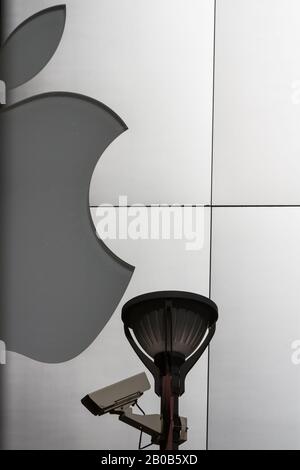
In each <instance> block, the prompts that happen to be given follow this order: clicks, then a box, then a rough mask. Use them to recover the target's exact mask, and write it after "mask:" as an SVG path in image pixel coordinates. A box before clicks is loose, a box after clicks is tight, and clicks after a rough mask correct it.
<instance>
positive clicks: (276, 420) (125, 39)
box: [3, 0, 300, 449]
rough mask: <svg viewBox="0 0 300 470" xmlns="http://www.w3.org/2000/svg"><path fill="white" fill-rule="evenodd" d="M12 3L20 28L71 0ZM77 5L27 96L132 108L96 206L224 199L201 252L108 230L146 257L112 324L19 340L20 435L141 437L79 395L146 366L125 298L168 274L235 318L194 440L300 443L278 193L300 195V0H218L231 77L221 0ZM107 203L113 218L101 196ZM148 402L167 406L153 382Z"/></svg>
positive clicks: (94, 443)
mask: <svg viewBox="0 0 300 470" xmlns="http://www.w3.org/2000/svg"><path fill="white" fill-rule="evenodd" d="M7 4H9V7H10V8H9V10H8V11H7V21H6V33H8V32H9V31H11V30H12V29H13V28H14V27H15V26H17V25H18V24H19V23H20V22H21V21H23V20H24V19H25V18H26V17H27V16H29V15H31V14H33V13H35V12H37V11H38V10H40V9H41V8H45V7H48V6H51V5H55V4H56V2H55V1H52V0H51V1H50V0H49V1H48V0H30V1H26V2H24V1H22V0H9V2H7ZM66 4H67V7H68V14H67V25H66V30H65V34H64V37H63V40H62V45H61V47H60V48H59V50H58V51H57V53H56V55H55V56H54V57H53V59H52V60H51V61H50V63H49V64H48V65H47V67H46V68H45V69H44V70H43V72H41V74H40V75H38V76H37V77H35V78H34V80H32V82H29V83H28V84H27V85H24V86H22V87H20V88H19V89H16V90H15V92H14V93H13V95H12V96H11V99H12V101H16V100H19V99H21V98H22V99H23V98H26V97H28V96H31V95H32V94H38V93H42V92H48V91H57V90H65V91H72V92H79V93H83V94H86V95H89V96H92V97H93V98H96V99H98V100H100V101H102V102H104V103H105V104H106V105H108V106H109V107H110V108H111V109H113V110H114V111H115V112H116V113H117V114H118V115H119V116H120V117H121V118H122V119H123V120H124V121H125V122H126V124H127V125H128V127H129V131H128V133H125V134H123V135H122V136H121V137H120V138H119V139H118V140H117V141H115V143H114V144H113V145H112V146H111V147H110V148H109V149H107V151H106V152H105V154H104V155H103V157H102V159H101V161H100V162H99V165H98V167H97V168H96V171H95V173H94V176H93V181H92V184H91V196H90V197H91V205H93V206H97V205H100V204H102V203H108V204H118V197H119V195H127V196H128V198H129V199H128V202H129V203H163V204H165V203H169V204H174V203H178V204H184V203H190V204H198V205H199V210H200V206H201V205H203V204H208V206H210V205H211V202H212V203H213V204H212V205H213V207H212V209H211V208H210V207H207V208H206V209H205V214H206V215H205V218H204V222H203V227H204V245H203V249H202V250H200V251H199V252H187V251H186V250H185V248H184V247H183V246H182V243H181V242H179V241H171V242H170V241H159V242H154V241H152V242H151V241H129V240H128V241H122V240H115V241H112V240H110V241H105V243H106V244H107V246H108V248H110V249H111V250H112V251H114V252H115V253H116V254H117V255H118V256H119V257H120V258H122V259H124V260H125V261H127V262H128V263H129V264H131V265H133V266H135V272H134V274H133V277H132V281H131V283H130V284H129V287H128V290H127V291H126V293H125V295H124V297H123V299H122V300H121V302H120V304H119V306H118V307H117V309H116V311H115V313H114V315H113V316H112V318H111V319H110V321H109V323H108V324H107V326H106V328H105V329H104V330H103V333H102V334H101V335H100V336H99V337H97V339H96V340H95V341H94V342H93V343H92V345H90V347H89V348H87V349H86V350H85V351H84V352H83V353H82V354H80V355H79V356H78V357H76V358H75V359H73V360H72V361H69V362H65V363H62V364H56V365H45V364H42V363H39V362H36V361H33V360H31V359H28V358H26V357H24V356H21V355H18V354H15V353H8V358H7V360H8V363H7V365H6V366H5V367H4V368H3V375H4V383H5V387H6V396H7V401H6V406H5V408H4V413H5V428H6V436H5V441H6V442H5V445H6V447H7V448H24V449H30V448H73V449H79V448H83V449H85V448H86V449H90V448H91V449H92V448H94V449H97V448H100V449H107V448H111V449H112V448H123V449H128V448H135V447H136V443H137V437H138V436H137V433H136V432H135V431H133V430H130V429H127V428H125V429H124V425H122V424H121V423H118V422H117V421H115V420H113V419H112V417H103V418H101V419H96V418H94V417H93V416H92V415H89V414H88V413H87V412H86V411H85V410H84V409H83V408H82V407H81V406H80V404H79V400H80V398H82V396H84V395H85V394H86V393H87V392H88V391H92V390H95V389H97V388H100V387H102V386H105V385H108V384H110V383H112V382H114V381H118V380H120V379H122V378H125V377H126V376H128V375H130V374H135V373H138V372H139V371H141V370H142V365H141V363H140V362H139V360H138V359H137V358H136V356H135V355H134V353H133V352H132V351H131V349H130V347H129V345H128V344H127V343H126V341H125V338H124V335H123V332H122V325H121V321H120V309H121V306H122V305H123V303H124V302H125V301H126V300H127V299H129V298H131V297H133V296H134V295H137V294H140V293H144V292H146V291H150V290H156V289H182V290H184V289H186V290H191V291H194V292H198V293H200V294H203V295H209V293H210V291H211V295H212V299H213V300H215V301H216V303H217V304H218V306H219V310H220V320H219V323H218V327H217V333H216V336H215V338H214V341H213V344H212V346H211V349H210V360H209V377H210V380H209V384H207V357H206V356H205V357H204V358H202V360H201V362H200V363H199V364H198V365H197V367H195V369H193V371H192V372H191V374H190V375H189V376H188V380H187V387H186V388H187V393H186V395H185V396H184V397H183V399H182V409H181V413H182V414H183V415H187V416H188V417H189V427H190V431H189V442H188V444H187V445H185V447H184V448H185V449H188V448H190V449H199V448H201V449H203V448H205V447H206V437H207V436H208V448H209V449H263V448H266V449H290V448H293V449H300V429H299V422H300V409H299V400H298V397H299V394H300V383H299V367H300V366H299V365H298V366H297V365H295V364H294V363H293V361H292V353H293V349H292V344H293V342H295V341H296V340H299V339H300V325H299V314H298V310H299V305H300V293H299V289H298V283H299V272H298V271H299V269H298V265H299V257H300V253H299V248H298V244H299V243H298V238H299V236H298V234H299V229H300V216H299V208H297V207H295V208H291V207H269V206H286V205H287V206H288V205H299V184H298V180H299V175H300V160H299V156H298V154H299V142H298V140H299V137H298V136H299V132H298V122H300V104H299V103H300V100H299V96H300V93H299V90H300V85H299V83H300V65H299V64H300V58H299V54H298V46H297V44H298V43H299V39H300V38H299V15H300V5H299V2H298V1H297V0H288V1H286V0H263V1H262V0H217V1H216V5H217V9H216V42H215V46H216V49H215V81H213V58H214V54H213V45H214V2H213V1H210V0H205V1H201V2H198V1H196V0H189V1H186V0H176V1H171V0H166V1H164V2H161V1H158V0H157V1H156V0H155V1H150V0H149V1H148V0H128V2H124V1H121V0H109V1H108V0H107V1H105V0H101V1H99V0H97V1H96V0H88V1H84V2H83V1H80V0H68V1H67V2H66ZM116 32H117V33H116ZM83 71H84V73H83ZM213 91H214V98H215V99H214V111H215V112H214V126H213V135H214V139H213V144H214V145H213V150H214V151H213V168H211V150H212V148H211V142H212V132H211V122H212V104H213ZM212 169H213V178H212V180H213V187H212V188H211V184H210V181H211V170H212ZM211 189H212V193H213V200H212V201H211V194H210V192H211ZM247 205H249V206H250V205H253V206H256V207H252V208H251V207H242V206H247ZM220 206H222V207H220ZM229 206H232V207H229ZM239 206H241V207H239ZM165 210H167V209H165ZM211 210H212V221H213V224H212V227H210V216H211V212H210V211H211ZM92 216H93V220H94V222H95V225H97V214H96V210H94V209H93V211H92ZM210 230H212V250H211V253H210ZM98 235H99V236H100V237H102V236H103V234H101V232H100V233H99V234H98ZM210 255H211V262H210ZM210 271H211V283H210V282H209V280H210ZM108 351H109V352H110V353H109V354H108ZM104 355H105V356H106V357H107V359H108V360H107V361H102V360H101V359H100V358H101V357H103V356H104ZM149 378H150V377H149ZM150 379H151V378H150ZM207 385H209V397H208V398H209V410H208V411H209V412H208V429H206V419H207V410H206V407H207V397H206V389H207ZM142 404H143V406H144V407H145V409H146V410H147V411H149V412H151V411H152V412H157V410H158V400H157V399H156V398H155V397H154V396H153V395H152V396H151V394H150V395H148V396H145V397H144V398H143V401H142Z"/></svg>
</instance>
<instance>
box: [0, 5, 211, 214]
mask: <svg viewBox="0 0 300 470" xmlns="http://www.w3.org/2000/svg"><path fill="white" fill-rule="evenodd" d="M56 3H57V2H54V1H53V0H51V1H46V0H30V1H26V2H24V1H23V0H9V2H8V5H9V8H8V20H7V27H6V30H7V32H8V31H11V30H12V29H13V27H15V26H17V24H18V23H20V22H21V21H22V20H24V19H25V18H26V17H27V16H29V15H31V14H33V13H35V12H36V11H39V10H40V9H42V8H44V7H48V6H51V5H55V4H56ZM64 3H66V5H67V23H66V29H65V33H64V35H63V38H62V42H61V45H60V47H59V49H58V51H57V52H56V54H55V56H54V58H53V59H52V60H51V61H50V63H49V64H48V65H47V67H46V68H45V69H44V70H43V71H42V72H41V73H40V74H39V75H38V76H36V77H35V78H34V79H33V80H32V81H31V82H29V83H28V84H27V85H24V86H22V87H20V88H19V89H16V90H15V92H14V93H13V94H12V97H13V101H16V100H20V99H22V98H24V97H28V96H31V95H32V94H37V93H42V92H49V91H58V90H63V91H64V90H65V91H72V92H77V93H83V94H85V95H88V96H91V97H93V98H95V99H98V100H99V101H101V102H103V103H104V104H106V105H107V106H109V107H110V108H112V109H113V110H114V111H115V112H116V113H117V114H118V115H119V116H120V117H121V118H122V119H123V120H124V121H125V123H126V124H127V126H128V128H129V130H128V131H127V132H126V133H125V134H124V135H123V136H122V137H121V138H120V139H118V140H117V141H116V142H115V143H114V144H113V145H111V146H110V147H109V148H108V149H107V151H106V152H105V154H104V155H103V157H102V158H101V161H100V163H99V164H98V166H97V168H96V171H95V174H94V178H93V180H92V185H91V195H90V199H91V204H92V205H98V204H102V203H105V202H106V203H114V204H118V198H119V195H120V194H126V195H127V196H128V197H129V201H130V203H137V202H139V203H162V204H168V203H171V204H174V203H180V204H183V203H185V204H206V203H208V202H209V201H210V168H211V121H212V85H213V83H212V74H213V36H214V1H213V0H201V2H199V1H198V0H189V1H188V2H187V1H186V0H164V1H163V2H162V1H160V0H128V1H127V2H125V1H124V0H85V1H82V0H66V1H65V2H64Z"/></svg>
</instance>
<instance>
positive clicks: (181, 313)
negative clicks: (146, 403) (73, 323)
mask: <svg viewBox="0 0 300 470" xmlns="http://www.w3.org/2000/svg"><path fill="white" fill-rule="evenodd" d="M217 319H218V308H217V306H216V304H215V303H214V302H212V301H211V300H210V299H208V298H206V297H203V296H201V295H197V294H193V293H188V292H178V291H165V292H154V293H150V294H145V295H141V296H139V297H136V298H134V299H132V300H130V301H129V302H127V303H126V304H125V305H124V307H123V309H122V320H123V322H124V328H125V334H126V336H127V339H128V340H129V342H130V344H131V346H132V347H133V349H134V350H135V352H136V353H137V355H138V356H139V358H140V359H141V360H142V362H143V363H144V364H145V366H146V367H147V368H148V369H149V370H150V372H151V373H152V374H153V376H154V379H155V391H156V393H157V394H158V395H161V380H162V377H164V376H166V375H168V374H169V375H171V376H172V384H173V385H172V387H173V393H174V394H176V395H178V396H180V395H182V394H183V393H184V381H185V377H186V375H187V373H188V372H189V371H190V369H191V368H192V367H193V366H194V364H195V363H196V362H197V361H198V359H199V358H200V357H201V355H202V354H203V352H204V351H205V349H206V347H207V346H208V344H209V342H210V340H211V339H212V337H213V335H214V332H215V324H216V321H217ZM131 332H133V334H134V337H135V338H136V341H135V340H134V338H133V335H132V333H131Z"/></svg>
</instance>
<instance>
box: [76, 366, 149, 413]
mask: <svg viewBox="0 0 300 470" xmlns="http://www.w3.org/2000/svg"><path fill="white" fill-rule="evenodd" d="M147 390H150V383H149V380H148V379H147V375H146V374H145V373H144V372H143V373H142V374H138V375H134V376H133V377H130V378H129V379H125V380H121V381H120V382H117V383H115V384H113V385H109V386H108V387H105V388H102V389H100V390H97V391H96V392H92V393H89V394H88V395H86V396H85V397H84V398H83V399H82V400H81V403H82V404H83V405H84V406H85V407H86V408H87V409H88V410H89V411H90V412H91V413H92V414H93V415H95V416H102V415H104V414H106V413H114V412H116V411H118V410H120V409H123V408H124V407H126V406H131V405H134V404H135V403H136V402H137V400H138V399H139V398H140V397H141V396H142V395H143V393H144V392H146V391H147Z"/></svg>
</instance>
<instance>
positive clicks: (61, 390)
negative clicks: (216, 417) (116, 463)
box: [3, 208, 210, 449]
mask: <svg viewBox="0 0 300 470" xmlns="http://www.w3.org/2000/svg"><path fill="white" fill-rule="evenodd" d="M165 210H166V211H168V209H165ZM177 210H178V211H181V210H182V209H180V208H178V209H177ZM186 210H187V209H185V211H186ZM197 211H198V212H199V220H201V221H202V222H201V227H200V232H201V237H202V234H203V246H202V247H201V249H200V250H197V251H186V245H185V241H180V240H152V241H151V240H136V241H133V240H126V241H123V240H113V241H107V242H106V244H107V246H108V247H109V248H110V249H111V250H113V252H114V253H115V254H116V255H118V256H122V258H123V259H125V260H126V261H128V262H129V263H131V264H133V265H135V266H136V270H135V272H134V274H133V277H132V281H131V283H130V285H129V288H128V290H127V292H126V293H125V295H124V298H123V299H122V300H121V302H120V305H119V307H118V309H117V310H116V312H115V313H114V315H113V317H112V318H111V320H110V321H109V322H108V324H107V325H106V327H105V328H104V330H103V331H102V332H101V334H100V335H99V337H98V338H97V339H96V340H95V341H94V343H93V344H92V345H91V346H90V347H89V348H88V349H87V350H85V351H84V352H83V353H82V354H80V355H79V356H78V357H77V358H75V359H73V360H71V361H69V362H65V363H62V364H52V365H51V364H50V365H49V364H42V363H39V362H36V361H33V360H30V359H28V358H25V357H24V356H21V355H18V354H15V353H8V357H7V365H6V366H5V367H4V368H3V371H4V384H5V390H6V397H5V407H4V410H3V411H4V413H5V422H4V428H5V436H4V439H5V447H6V448H9V449H49V448H50V449H136V448H137V444H138V438H139V433H138V432H137V431H135V430H131V429H129V428H128V427H126V426H125V425H124V424H123V423H120V422H118V420H117V417H114V416H103V417H101V418H96V417H94V416H93V415H91V414H90V413H89V412H88V411H87V410H86V409H85V408H84V407H83V406H82V405H81V403H80V399H81V398H83V397H84V396H85V395H86V394H87V393H89V392H92V391H94V390H97V389H99V388H101V387H103V386H106V385H109V384H111V383H114V382H117V381H119V380H120V379H123V378H126V377H129V376H130V375H134V374H136V373H138V372H140V371H143V370H144V366H143V364H142V363H141V362H140V360H139V359H138V357H137V356H136V355H135V353H134V352H133V350H132V349H131V347H130V345H129V343H128V342H127V340H126V338H125V335H124V332H123V323H122V321H121V316H120V315H121V307H122V305H123V304H124V303H125V302H126V301H127V300H129V299H130V298H132V297H134V296H136V295H139V294H143V293H145V292H150V291H153V290H168V289H169V290H177V289H178V290H188V291H193V292H198V293H199V294H203V295H206V296H207V295H208V282H209V276H208V273H209V233H210V210H209V209H205V211H204V214H203V209H202V208H199V209H197ZM148 212H149V210H148ZM92 216H93V220H94V222H95V224H96V225H98V222H99V218H98V217H97V215H96V211H95V210H93V211H92ZM99 235H101V231H100V233H99ZM148 377H149V379H151V376H150V374H149V373H148ZM152 382H153V381H152V379H151V383H152ZM206 392H207V356H206V355H204V356H203V357H202V359H201V360H200V361H199V363H198V364H197V365H196V366H195V367H194V368H193V370H192V371H191V373H190V374H189V375H188V377H187V380H186V394H185V395H184V396H183V398H182V399H181V409H180V413H181V415H182V416H187V417H188V422H189V441H188V443H187V444H185V445H184V446H183V447H182V448H183V449H204V448H205V444H206V409H207V397H206ZM141 405H142V406H143V408H145V411H146V412H147V413H151V412H153V413H159V412H160V405H159V399H158V397H156V395H155V394H154V391H153V388H152V390H151V391H150V392H147V394H146V395H145V397H143V398H142V400H141ZM145 441H146V443H147V442H148V441H147V436H146V437H145Z"/></svg>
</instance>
